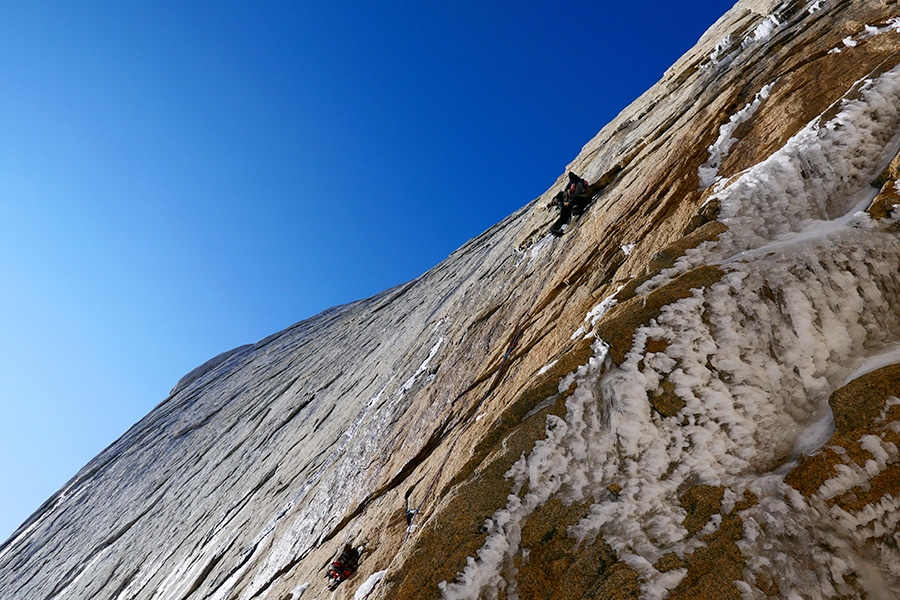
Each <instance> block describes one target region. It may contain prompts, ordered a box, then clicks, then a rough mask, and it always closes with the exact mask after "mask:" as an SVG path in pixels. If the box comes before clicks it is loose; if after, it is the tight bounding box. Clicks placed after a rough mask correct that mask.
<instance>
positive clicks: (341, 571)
mask: <svg viewBox="0 0 900 600" xmlns="http://www.w3.org/2000/svg"><path fill="white" fill-rule="evenodd" d="M364 549H365V547H364V546H360V547H359V548H354V547H353V546H351V545H350V544H344V549H343V550H341V553H340V554H339V555H338V557H337V558H336V559H334V560H333V561H331V564H330V565H329V566H328V571H326V573H325V577H327V578H328V580H329V581H330V586H329V587H330V588H331V589H332V590H334V589H335V588H337V586H338V585H340V584H341V582H342V581H344V580H346V579H350V577H352V576H353V574H354V573H355V572H356V568H357V567H358V566H359V557H360V555H361V554H362V553H363V550H364Z"/></svg>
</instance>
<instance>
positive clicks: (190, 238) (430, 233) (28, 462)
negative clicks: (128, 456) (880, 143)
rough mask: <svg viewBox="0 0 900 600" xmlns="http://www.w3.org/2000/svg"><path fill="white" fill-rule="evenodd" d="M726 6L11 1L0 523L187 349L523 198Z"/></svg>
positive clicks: (416, 269) (197, 352)
mask: <svg viewBox="0 0 900 600" xmlns="http://www.w3.org/2000/svg"><path fill="white" fill-rule="evenodd" d="M424 5H428V6H424ZM731 5H732V2H730V1H729V0H717V1H714V0H703V1H691V2H672V1H671V0H669V1H662V0H646V1H644V2H641V3H632V2H615V3H613V2H602V1H601V2H580V1H573V2H567V3H557V2H549V1H548V2H529V1H525V2H521V1H519V2H512V1H498V2H491V1H479V2H469V1H462V2H432V3H421V2H412V1H409V2H349V1H342V0H336V1H335V0H332V1H331V2H327V3H326V2H297V3H287V2H284V3H280V2H265V3H251V2H227V1H217V2H212V1H210V2H159V1H157V2H152V3H151V2H129V3H122V2H77V3H76V2H69V3H61V2H40V1H36V2H27V3H4V4H3V5H2V6H0V115H2V116H0V277H2V281H3V288H2V290H3V291H2V294H0V485H2V488H3V490H4V492H3V493H2V494H0V540H3V539H5V538H6V537H8V536H9V535H10V534H11V533H12V532H13V530H14V529H15V528H16V527H17V526H18V525H19V524H21V523H22V522H23V521H24V520H25V519H26V518H27V517H28V515H29V514H31V513H32V512H33V511H34V510H36V509H37V508H38V507H39V506H40V504H41V503H42V502H43V501H44V500H46V499H47V498H48V497H49V496H50V495H51V494H52V493H53V492H55V491H56V490H57V489H59V488H60V487H61V486H62V485H63V484H64V483H65V482H66V481H67V480H68V479H69V478H71V477H72V476H73V475H74V474H75V473H76V472H77V471H78V469H79V468H80V467H82V466H83V465H84V464H85V463H86V462H87V461H88V460H90V459H91V458H92V457H94V456H95V455H96V454H97V453H98V452H100V451H101V450H102V449H103V448H105V447H106V446H107V445H109V444H110V443H112V442H113V441H114V440H115V439H116V438H117V437H118V436H120V435H121V434H122V433H124V432H125V431H126V430H127V429H128V427H130V426H131V425H132V424H134V423H135V422H137V421H138V420H139V419H140V418H141V417H143V416H144V415H145V414H146V413H147V412H149V411H150V410H151V409H152V408H153V407H154V406H155V405H156V404H158V403H159V402H160V401H162V400H163V399H165V397H166V395H167V393H168V391H169V389H170V388H171V387H172V386H173V385H174V384H175V382H176V381H177V380H178V379H179V378H180V377H181V376H182V375H184V374H185V373H187V372H188V371H190V370H191V369H193V368H194V367H195V366H197V365H199V364H200V363H202V362H204V361H206V360H207V359H209V358H211V357H212V356H214V355H216V354H218V353H219V352H222V351H224V350H228V349H230V348H233V347H235V346H238V345H241V344H246V343H250V342H255V341H257V340H259V339H261V338H263V337H265V336H267V335H269V334H271V333H274V332H276V331H279V330H281V329H283V328H285V327H287V326H289V325H291V324H293V323H295V322H297V321H300V320H302V319H304V318H307V317H310V316H312V315H314V314H316V313H318V312H320V311H321V310H324V309H325V308H328V307H329V306H334V305H336V304H343V303H346V302H349V301H353V300H357V299H360V298H365V297H368V296H371V295H372V294H375V293H377V292H379V291H381V290H383V289H386V288H388V287H391V286H394V285H397V284H399V283H402V282H405V281H408V280H410V279H413V278H415V277H417V276H418V275H420V274H422V273H423V272H425V271H426V270H428V269H429V268H430V267H432V266H434V265H435V264H437V263H438V262H440V261H441V260H442V259H444V258H445V257H446V256H447V255H448V254H450V253H451V252H452V251H453V250H455V249H456V248H458V247H459V246H460V245H462V244H463V243H464V242H466V241H467V240H469V239H471V238H472V237H475V236H476V235H478V234H480V233H481V232H482V231H484V230H485V229H487V228H488V227H490V226H491V225H493V224H494V223H496V222H498V221H499V220H501V219H502V218H504V217H505V216H507V215H508V214H510V213H511V212H513V211H514V210H516V209H518V208H519V207H521V206H523V205H524V204H526V203H527V202H528V201H530V200H531V199H533V198H534V197H536V196H538V195H539V194H540V193H542V192H543V191H544V190H545V189H547V188H548V187H549V186H550V185H551V184H552V183H553V182H554V181H555V179H556V177H557V176H558V175H560V174H561V173H562V172H563V169H564V168H565V166H566V164H567V163H568V162H569V161H570V160H571V159H572V158H574V157H575V156H576V155H577V153H578V152H579V150H580V149H581V147H582V146H583V145H584V144H585V143H586V142H587V141H588V140H589V139H590V138H591V137H593V135H594V134H595V133H596V132H597V131H599V130H600V128H601V127H602V126H603V125H604V124H606V123H607V122H609V121H610V120H611V119H612V118H613V117H614V116H615V115H616V114H617V113H618V112H619V111H620V110H621V109H622V108H624V107H625V106H627V105H628V104H629V103H630V102H631V101H632V100H634V99H635V98H636V97H637V96H638V95H640V94H641V93H642V92H644V91H645V90H646V89H647V88H648V87H650V86H651V85H652V84H653V83H655V82H656V81H657V80H658V79H659V78H660V77H661V76H662V73H663V72H664V71H665V69H666V68H668V67H669V66H670V65H671V64H672V63H673V62H674V61H675V60H676V59H677V58H678V57H679V56H680V55H681V54H683V53H684V52H685V51H686V50H688V49H689V48H690V47H691V46H692V45H693V44H694V43H695V42H696V41H697V39H698V38H699V36H700V35H701V34H702V33H703V31H705V30H706V28H707V27H708V26H709V25H711V24H712V23H713V22H714V21H715V20H716V19H717V18H718V17H719V16H721V15H722V14H723V13H724V12H725V11H726V10H727V9H728V8H730V7H731Z"/></svg>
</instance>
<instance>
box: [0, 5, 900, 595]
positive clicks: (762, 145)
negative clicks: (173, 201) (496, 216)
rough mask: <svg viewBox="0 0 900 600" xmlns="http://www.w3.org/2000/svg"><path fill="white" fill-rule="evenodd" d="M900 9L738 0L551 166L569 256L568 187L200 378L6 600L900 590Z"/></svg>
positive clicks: (77, 508) (125, 442)
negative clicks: (423, 267)
mask: <svg viewBox="0 0 900 600" xmlns="http://www.w3.org/2000/svg"><path fill="white" fill-rule="evenodd" d="M898 23H900V4H898V3H897V2H896V1H893V0H892V1H888V0H865V1H864V0H820V1H815V2H810V1H806V0H804V1H799V2H793V1H789V0H788V1H784V2H774V1H766V0H742V1H741V2H739V3H738V4H737V5H736V6H735V7H734V8H733V9H732V10H731V11H729V12H728V13H727V14H726V15H724V16H723V17H722V18H721V19H720V20H719V21H718V22H717V23H715V24H714V25H713V26H712V28H711V29H710V30H709V31H708V32H707V33H706V34H705V35H704V36H703V37H702V38H701V40H700V41H699V42H698V44H697V46H696V47H695V48H693V49H692V50H691V51H689V52H688V53H687V54H686V55H685V56H684V57H682V58H681V59H680V60H679V61H678V62H677V63H676V64H675V65H674V66H673V67H672V68H671V69H669V71H667V72H666V74H665V75H664V77H663V79H662V80H661V81H660V82H659V83H658V84H656V85H655V86H654V87H653V88H651V89H650V90H649V91H647V92H646V93H645V94H644V95H643V96H641V97H640V98H639V99H638V100H636V101H635V102H634V104H632V105H631V106H630V107H628V108H627V109H626V110H625V111H623V112H622V114H620V115H619V116H618V117H617V118H616V119H615V120H614V121H613V122H611V123H610V124H609V125H607V126H606V127H605V128H604V129H603V130H602V131H600V133H598V135H597V136H596V137H595V138H594V139H593V140H591V141H590V142H589V143H588V144H587V145H586V146H585V147H584V148H583V149H582V151H581V153H580V154H579V155H578V156H577V157H576V159H575V160H574V161H573V162H572V164H571V165H569V166H568V169H571V170H574V171H575V172H577V173H580V174H583V176H584V177H586V178H587V179H588V180H589V181H591V182H593V184H594V185H593V186H592V189H593V191H594V192H595V193H596V199H595V201H594V203H593V205H592V206H591V208H590V209H589V210H588V211H587V213H586V214H585V215H584V216H582V217H581V218H580V219H579V220H578V221H576V222H575V223H573V224H572V225H570V226H569V229H568V231H567V232H566V233H565V235H564V236H563V237H561V238H554V237H552V236H548V235H546V234H547V231H548V228H549V225H550V223H551V222H552V221H553V220H554V219H555V215H554V214H552V213H551V212H550V211H549V210H547V209H546V205H547V204H548V202H549V200H550V199H551V198H552V197H553V196H554V195H555V193H556V192H557V191H559V189H561V187H562V185H563V182H564V181H565V179H566V176H565V172H563V173H562V174H561V175H560V178H559V180H558V181H557V182H555V183H554V184H553V185H552V186H551V187H550V188H549V189H548V190H547V192H546V193H545V194H544V195H542V196H541V197H540V198H537V199H535V200H534V201H532V202H531V203H529V204H527V205H526V206H525V207H523V208H522V209H521V210H519V211H518V212H516V213H515V214H513V215H511V216H510V217H509V218H507V219H505V220H504V221H503V222H501V223H499V224H498V225H496V226H495V227H493V228H491V229H490V230H488V231H487V232H485V233H484V234H483V235H481V236H480V237H478V238H476V239H474V240H472V241H471V242H469V243H467V244H466V245H465V246H463V247H462V248H460V249H459V250H458V251H457V252H455V253H454V254H453V255H451V256H450V257H449V258H448V259H447V260H446V261H444V262H443V263H441V264H440V265H438V266H436V267H435V268H434V269H432V270H431V271H429V272H428V273H426V274H424V275H422V276H421V277H420V278H418V279H416V280H415V281H412V282H410V283H408V284H406V285H403V286H400V287H397V288H394V289H391V290H387V291H385V292H383V293H382V294H379V295H377V296H375V297H373V298H370V299H367V300H363V301H360V302H356V303H353V304H349V305H346V306H341V307H336V308H333V309H331V310H329V311H326V312H324V313H322V314H321V315H318V316H317V317H314V318H312V319H309V320H307V321H304V322H301V323H298V324H297V325H295V326H293V327H291V328H289V329H287V330H285V331H283V332H280V333H277V334H275V335H273V336H271V337H269V338H267V339H265V340H262V341H261V342H259V343H257V344H254V345H251V346H244V347H241V348H237V349H235V350H234V351H231V352H228V353H225V354H223V355H221V356H219V357H216V358H214V359H212V360H211V361H209V362H208V363H206V364H204V365H202V366H201V367H199V368H197V369H196V370H194V371H193V372H191V373H190V374H188V375H187V376H186V377H185V378H183V379H182V380H181V381H180V382H178V384H177V385H176V386H175V388H174V389H173V390H172V392H171V394H170V396H169V397H168V398H166V399H165V400H164V401H163V402H162V403H161V404H160V405H159V406H158V407H156V408H155V409H154V410H153V411H152V412H151V413H150V414H149V415H147V417H145V418H144V419H143V420H142V421H140V422H139V423H138V424H136V425H135V426H134V427H133V428H132V429H131V430H129V431H128V432H127V433H126V434H125V435H124V436H123V437H122V438H121V439H119V440H118V441H116V442H115V443H114V444H113V445H111V446H110V447H109V448H108V449H106V450H105V451H104V452H103V453H101V454H100V455H99V456H97V457H96V458H95V459H94V460H93V461H91V462H90V463H89V464H88V465H86V466H85V467H84V469H82V470H81V471H80V472H79V473H78V474H77V475H76V476H75V477H74V478H73V479H72V480H71V481H70V482H69V483H68V484H67V485H66V486H65V487H64V488H63V489H62V490H60V491H59V492H58V493H57V494H55V495H54V496H53V497H51V498H50V499H49V500H48V501H47V502H46V503H45V504H44V505H43V506H42V507H40V509H39V510H38V511H37V512H36V513H35V514H34V515H33V516H32V517H30V518H29V519H28V521H26V522H25V523H24V524H23V525H22V526H21V527H20V528H19V530H17V531H16V532H15V533H14V535H13V536H12V537H11V538H10V539H9V540H7V541H6V542H5V543H4V544H3V545H2V546H0V597H2V598H15V599H17V600H20V599H21V600H54V599H63V598H65V599H72V598H78V599H81V598H83V599H88V598H91V599H109V600H113V599H115V600H131V599H177V600H182V599H183V600H199V599H215V600H232V599H235V600H236V599H240V600H249V599H254V598H270V599H276V600H297V599H299V598H303V599H304V600H308V599H314V598H319V599H322V598H335V599H338V598H353V597H354V596H356V597H357V598H363V597H367V598H371V599H373V600H374V599H376V598H392V599H394V598H396V599H407V598H409V599H412V598H415V599H424V598H441V597H444V598H447V599H448V600H454V599H462V598H472V599H476V598H501V599H508V600H512V599H514V598H522V599H527V598H542V599H554V600H561V599H569V598H597V599H600V598H604V599H606V598H610V599H616V598H646V599H656V598H659V599H661V598H679V599H688V598H690V599H719V598H723V599H724V598H735V599H738V598H740V599H745V600H746V599H748V598H773V597H774V598H875V599H881V598H894V597H897V596H898V595H900V533H898V527H897V524H898V522H900V489H898V487H900V484H898V482H900V451H898V444H900V389H898V371H897V369H898V368H900V367H898V366H897V365H900V350H898V349H900V207H898V202H900V193H898V189H900V187H898V183H897V181H898V175H900V167H898V159H896V158H895V157H896V156H897V154H898V150H900V66H898V65H900V25H898ZM891 365H893V366H891ZM407 509H417V510H418V511H419V512H418V514H416V516H415V518H414V520H413V521H412V525H411V526H409V527H408V522H407V519H406V517H405V515H404V513H405V511H406V510H407ZM347 542H351V543H362V542H365V543H366V551H365V553H364V554H363V557H362V561H361V565H360V569H359V571H358V572H357V573H356V575H355V576H354V577H353V578H352V579H350V580H349V581H347V582H345V583H343V584H341V585H340V586H339V587H338V588H337V589H336V590H335V591H334V592H331V591H328V590H326V589H324V584H325V581H324V578H323V567H324V566H325V565H326V564H327V563H328V561H329V560H330V558H331V557H333V556H334V555H335V554H336V552H337V551H338V550H339V549H340V548H341V546H342V545H343V544H344V543H347Z"/></svg>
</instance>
